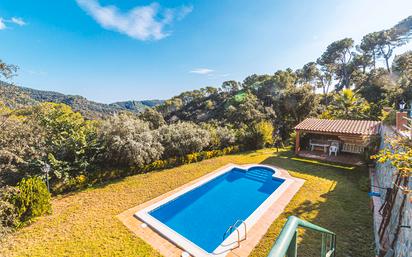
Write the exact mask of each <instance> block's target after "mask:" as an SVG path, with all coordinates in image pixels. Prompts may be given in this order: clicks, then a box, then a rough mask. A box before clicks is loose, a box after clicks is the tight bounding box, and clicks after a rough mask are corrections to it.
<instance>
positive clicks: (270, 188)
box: [149, 166, 284, 253]
mask: <svg viewBox="0 0 412 257" xmlns="http://www.w3.org/2000/svg"><path fill="white" fill-rule="evenodd" d="M272 175H273V171H272V170H270V169H269V168H265V167H258V166H256V167H252V168H250V169H248V170H247V171H244V170H241V169H238V168H234V169H232V170H230V171H229V172H227V173H224V174H222V175H220V176H218V177H216V178H214V179H213V180H210V181H208V182H207V183H205V184H203V185H201V186H200V187H197V188H195V189H193V190H191V191H189V192H187V193H185V194H183V195H181V196H179V197H178V198H176V199H174V200H172V201H170V202H168V203H166V204H164V205H162V206H160V207H158V208H157V209H154V210H152V211H151V212H150V213H149V214H150V215H151V216H153V217H154V218H156V219H157V220H159V221H161V222H162V223H164V224H165V225H167V226H168V227H169V228H171V229H173V230H174V231H176V232H177V233H179V234H180V235H182V236H184V237H185V238H187V239H189V240H190V241H192V242H193V243H195V244H196V245H198V246H200V247H201V248H203V249H204V250H206V251H207V252H209V253H211V252H213V251H214V250H215V249H216V248H217V247H218V246H219V245H220V244H221V243H222V241H223V234H224V233H225V231H226V230H227V228H228V227H229V226H230V225H233V223H235V222H236V221H237V220H239V219H242V220H246V219H247V218H248V217H249V216H250V215H251V214H252V213H253V212H254V211H255V210H256V209H257V208H258V207H259V206H260V205H261V204H262V203H263V202H264V201H265V200H266V199H267V198H268V197H269V196H270V195H271V194H272V193H273V192H274V191H275V190H276V189H277V188H278V187H279V186H280V185H281V184H282V183H283V182H284V180H283V179H279V178H273V177H272Z"/></svg>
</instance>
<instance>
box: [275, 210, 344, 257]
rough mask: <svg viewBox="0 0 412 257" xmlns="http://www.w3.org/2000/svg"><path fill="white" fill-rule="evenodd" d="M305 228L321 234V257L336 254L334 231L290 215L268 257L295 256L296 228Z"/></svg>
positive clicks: (333, 256)
mask: <svg viewBox="0 0 412 257" xmlns="http://www.w3.org/2000/svg"><path fill="white" fill-rule="evenodd" d="M299 227H301V228H306V229H310V230H313V231H316V232H319V233H321V234H322V245H321V248H320V256H321V257H335V254H336V235H335V233H333V232H331V231H329V230H327V229H324V228H322V227H319V226H317V225H315V224H312V223H310V222H307V221H304V220H301V219H299V218H297V217H295V216H290V217H289V219H288V221H287V222H286V224H285V226H284V227H283V229H282V231H281V232H280V235H279V237H278V239H277V240H276V243H275V244H274V245H273V247H272V250H270V253H269V255H268V257H284V256H286V257H296V256H297V253H298V251H297V250H298V245H297V238H298V228H299Z"/></svg>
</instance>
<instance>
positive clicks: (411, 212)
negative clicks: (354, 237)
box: [371, 127, 412, 257]
mask: <svg viewBox="0 0 412 257" xmlns="http://www.w3.org/2000/svg"><path fill="white" fill-rule="evenodd" d="M395 133H396V132H394V130H393V129H392V128H389V127H384V128H383V129H382V143H381V149H382V148H385V147H388V144H387V143H386V142H385V140H384V139H385V138H387V137H391V136H393V135H394V134H395ZM396 174H397V171H396V169H395V168H394V167H393V166H392V165H391V164H390V163H389V162H388V163H383V164H380V163H378V164H377V165H376V169H375V171H374V172H373V173H372V178H371V181H372V185H374V186H378V187H382V188H372V191H375V192H380V194H381V197H380V201H374V204H375V206H374V209H375V218H374V221H375V237H377V236H378V233H377V230H378V229H379V226H380V222H381V219H380V217H377V215H380V214H379V213H377V211H376V210H377V209H379V208H380V206H379V202H380V203H381V204H383V202H384V200H385V194H386V189H384V188H388V187H389V188H392V187H393V184H394V181H395V179H396ZM409 188H412V180H411V179H409ZM405 197H406V199H405V203H404V208H403V211H402V212H400V209H401V205H402V202H403V201H404V198H405ZM410 199H411V195H405V194H404V193H403V192H402V191H401V190H398V193H397V195H396V198H395V203H394V206H393V208H392V212H391V217H390V221H389V224H388V226H387V228H386V230H385V232H384V233H385V235H384V239H383V240H382V241H381V242H379V238H377V240H376V242H377V243H378V244H379V245H378V247H379V248H381V249H384V250H386V251H390V250H392V251H393V255H390V256H395V257H412V228H411V227H409V228H408V227H407V226H412V202H411V201H410ZM378 200H379V199H378ZM377 203H378V204H377ZM377 205H378V206H377ZM400 217H401V222H400V223H399V219H400ZM399 224H400V225H401V226H405V227H400V228H399ZM396 233H398V238H397V239H396V241H395V242H394V240H395V235H396ZM392 245H393V247H392ZM390 252H391V251H390Z"/></svg>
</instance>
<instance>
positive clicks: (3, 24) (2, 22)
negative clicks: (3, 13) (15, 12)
mask: <svg viewBox="0 0 412 257" xmlns="http://www.w3.org/2000/svg"><path fill="white" fill-rule="evenodd" d="M5 28H7V27H6V24H5V23H4V20H3V18H1V17H0V30H3V29H5Z"/></svg>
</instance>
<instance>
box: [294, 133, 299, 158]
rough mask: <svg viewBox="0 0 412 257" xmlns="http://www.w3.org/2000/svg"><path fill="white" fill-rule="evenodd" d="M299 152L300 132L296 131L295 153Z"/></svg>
mask: <svg viewBox="0 0 412 257" xmlns="http://www.w3.org/2000/svg"><path fill="white" fill-rule="evenodd" d="M299 151H300V131H299V130H296V143H295V153H296V154H297V153H299Z"/></svg>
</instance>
